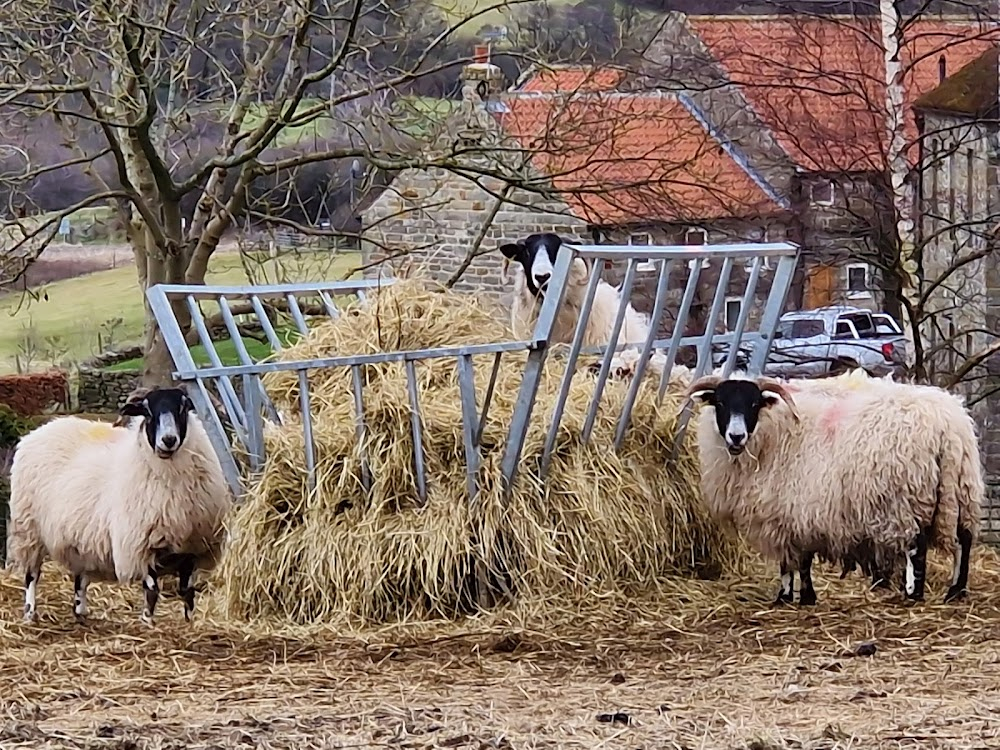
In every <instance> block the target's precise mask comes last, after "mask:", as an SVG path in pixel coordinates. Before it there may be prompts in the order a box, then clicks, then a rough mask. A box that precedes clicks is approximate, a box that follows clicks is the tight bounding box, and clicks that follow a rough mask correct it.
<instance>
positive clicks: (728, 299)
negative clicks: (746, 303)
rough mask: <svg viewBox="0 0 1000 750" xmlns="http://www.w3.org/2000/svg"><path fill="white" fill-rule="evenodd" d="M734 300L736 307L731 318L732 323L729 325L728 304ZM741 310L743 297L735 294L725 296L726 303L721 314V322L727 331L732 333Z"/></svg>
mask: <svg viewBox="0 0 1000 750" xmlns="http://www.w3.org/2000/svg"><path fill="white" fill-rule="evenodd" d="M734 302H735V303H736V305H737V307H736V316H735V317H734V318H733V320H732V325H730V324H729V323H730V321H729V305H731V304H732V303H734ZM741 312H743V297H742V296H736V295H730V296H728V297H726V304H725V306H724V308H723V312H722V316H723V323H724V324H725V326H726V330H727V331H728V332H729V333H732V332H733V331H735V330H736V321H737V320H739V317H740V313H741Z"/></svg>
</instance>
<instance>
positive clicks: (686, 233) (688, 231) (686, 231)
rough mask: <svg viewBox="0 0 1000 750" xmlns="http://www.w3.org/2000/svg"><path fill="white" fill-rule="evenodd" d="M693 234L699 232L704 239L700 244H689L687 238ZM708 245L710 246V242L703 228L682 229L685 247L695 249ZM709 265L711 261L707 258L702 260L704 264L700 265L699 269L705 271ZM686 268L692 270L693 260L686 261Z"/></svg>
mask: <svg viewBox="0 0 1000 750" xmlns="http://www.w3.org/2000/svg"><path fill="white" fill-rule="evenodd" d="M695 232H701V234H702V236H703V237H704V239H703V240H702V241H701V242H699V243H694V242H689V241H688V238H689V237H690V236H691V235H692V234H693V233H695ZM710 244H711V242H710V241H709V235H708V230H707V229H706V228H705V227H686V228H685V229H684V245H686V246H696V247H705V246H707V245H710ZM710 265H712V261H710V260H709V259H708V258H706V259H705V260H704V262H703V263H702V264H701V268H702V270H705V269H706V268H708V267H709V266H710ZM688 268H689V269H691V270H694V261H693V260H689V261H688Z"/></svg>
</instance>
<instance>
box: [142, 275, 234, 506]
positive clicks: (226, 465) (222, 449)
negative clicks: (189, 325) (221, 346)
mask: <svg viewBox="0 0 1000 750" xmlns="http://www.w3.org/2000/svg"><path fill="white" fill-rule="evenodd" d="M146 299H147V300H148V301H149V307H150V310H151V312H152V313H153V317H154V318H155V320H156V325H157V326H158V327H159V329H160V335H161V336H163V341H164V343H165V344H166V345H167V350H168V351H169V352H170V356H171V358H172V359H173V360H174V367H179V368H182V369H185V370H188V371H189V372H196V371H197V369H198V368H197V366H196V365H195V362H194V358H193V357H192V356H191V350H190V349H188V346H187V341H186V340H185V337H184V333H183V332H182V331H181V327H180V324H179V323H178V322H177V317H176V316H175V315H174V309H173V306H172V305H171V303H170V300H169V299H168V298H167V295H166V294H165V293H164V291H163V289H162V286H161V285H158V286H153V287H151V288H149V289H147V290H146ZM185 380H187V381H191V380H193V381H194V383H195V387H194V388H189V389H188V395H189V396H190V397H191V401H192V402H193V403H194V406H195V410H196V412H197V413H198V416H199V417H200V418H201V420H202V422H203V423H204V425H205V431H206V432H207V433H208V439H209V441H210V442H211V443H212V447H213V448H214V449H215V454H216V457H217V458H218V459H219V463H220V464H221V465H222V471H223V474H224V475H225V477H226V482H227V483H228V484H229V487H230V489H231V490H232V491H233V495H234V497H236V498H237V499H239V498H242V496H243V485H242V482H241V481H240V470H239V466H238V465H237V464H236V459H235V458H234V457H233V451H232V446H231V445H230V444H229V439H228V438H227V436H226V430H225V427H224V426H223V424H222V420H221V419H220V418H219V414H218V412H217V411H216V409H215V404H214V403H213V401H212V399H210V398H209V396H208V389H207V388H206V386H205V382H204V380H202V378H200V377H197V376H191V377H188V378H186V379H185Z"/></svg>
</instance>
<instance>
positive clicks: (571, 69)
mask: <svg viewBox="0 0 1000 750" xmlns="http://www.w3.org/2000/svg"><path fill="white" fill-rule="evenodd" d="M624 78H625V71H624V70H621V69H620V68H609V67H601V68H597V67H592V66H584V65H567V66H557V67H553V68H542V69H540V70H538V71H537V72H535V74H534V75H532V76H531V78H529V79H528V80H527V81H525V82H524V84H523V85H522V86H521V88H520V89H519V90H520V91H524V92H530V93H548V94H551V93H555V92H561V93H574V92H580V93H583V92H593V91H613V90H614V89H616V88H617V87H618V86H619V85H620V84H621V82H622V81H623V80H624Z"/></svg>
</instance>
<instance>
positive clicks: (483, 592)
mask: <svg viewBox="0 0 1000 750" xmlns="http://www.w3.org/2000/svg"><path fill="white" fill-rule="evenodd" d="M510 338H511V334H510V332H509V331H508V330H507V328H506V326H505V325H503V324H502V323H500V322H498V320H497V317H496V315H495V313H494V312H493V311H491V310H488V309H486V308H485V307H483V306H481V303H480V302H479V300H477V298H476V297H474V296H471V295H461V294H454V293H448V292H445V293H442V291H441V290H439V289H435V288H433V286H432V285H431V284H430V283H429V282H426V281H423V280H417V279H409V280H401V281H398V282H397V283H396V284H395V285H393V286H391V287H387V288H386V289H384V290H382V291H381V292H380V293H379V294H378V295H377V296H376V297H375V298H374V299H373V300H371V301H370V302H369V303H368V304H367V305H364V304H358V305H355V306H353V307H351V308H350V309H349V311H347V312H346V313H345V314H344V315H343V316H342V317H341V318H340V319H338V320H337V321H335V322H326V323H323V324H321V325H319V326H317V327H316V328H314V329H313V330H312V332H311V335H310V336H308V337H307V338H305V339H303V340H302V341H300V342H299V343H298V344H297V345H296V346H294V347H291V348H289V349H287V350H286V351H285V352H283V353H282V354H281V357H282V358H284V359H286V360H298V359H308V358H312V357H320V356H330V355H332V354H334V353H339V354H354V353H369V352H379V351H393V350H400V349H418V348H429V347H435V346H453V345H465V344H476V343H488V342H495V341H500V340H504V339H510ZM525 359H526V355H525V354H520V355H504V358H503V361H502V364H501V366H500V371H499V376H498V380H497V383H496V387H495V391H494V395H493V400H492V404H491V406H490V409H489V415H488V420H487V423H486V426H485V430H484V434H483V439H482V456H483V461H482V466H481V470H480V472H479V475H478V485H479V494H478V497H477V499H476V501H475V503H473V504H470V503H469V500H468V496H467V493H466V474H465V453H464V447H463V441H462V417H461V406H460V400H459V390H458V378H457V373H456V367H455V359H454V358H443V359H439V360H435V361H430V362H427V361H424V362H421V363H418V364H417V366H416V372H417V377H418V380H419V394H420V408H421V416H422V419H423V427H424V432H423V438H424V450H425V455H426V461H427V464H426V465H427V476H428V499H427V503H426V505H424V506H423V507H421V504H420V501H419V497H418V493H417V483H416V479H415V473H414V468H413V458H412V456H413V440H412V436H411V430H410V411H409V401H408V397H407V386H406V378H405V372H404V369H403V366H402V365H401V364H386V365H377V366H368V367H366V368H364V373H363V378H364V382H365V388H364V414H365V421H366V424H367V428H368V433H367V437H366V440H365V443H364V450H365V452H366V455H367V461H368V464H369V466H370V468H371V475H372V477H373V484H372V488H371V491H370V493H369V492H366V491H365V490H364V488H363V485H362V481H361V477H362V456H361V452H360V451H359V449H358V444H357V439H356V435H355V427H356V422H355V413H354V397H353V393H352V388H351V382H352V381H351V371H350V369H349V368H342V369H337V370H333V369H327V370H323V371H313V372H311V373H310V395H311V399H312V408H311V412H312V415H313V423H314V429H315V442H316V456H317V475H318V476H317V490H316V492H315V493H310V492H309V490H308V485H307V473H306V466H305V447H304V442H303V435H302V428H301V421H300V419H301V418H300V414H299V383H298V378H297V375H296V374H295V373H294V372H285V373H275V374H271V375H269V376H267V377H266V378H265V385H266V387H267V390H268V393H269V394H271V397H272V398H273V399H274V401H275V405H276V406H277V407H278V408H279V409H280V410H282V412H284V413H285V414H286V415H288V416H289V418H288V419H287V420H286V424H285V425H284V426H283V427H281V428H273V429H271V428H269V429H268V431H267V434H266V436H265V439H266V444H267V454H268V460H267V462H266V466H265V468H264V469H263V471H262V472H261V474H260V475H259V476H258V477H257V478H256V479H255V481H254V482H253V484H252V485H251V486H250V487H249V492H248V500H247V502H246V503H245V504H244V505H243V506H242V507H241V508H240V509H239V510H238V511H237V512H236V513H235V514H234V517H233V518H232V519H231V531H232V541H231V543H230V545H229V548H228V550H227V553H226V555H225V557H224V559H223V562H222V564H221V566H220V568H219V570H218V575H219V578H220V588H221V592H222V601H223V603H224V607H225V609H226V611H227V614H228V616H230V617H235V618H246V619H255V618H260V617H265V618H277V619H282V620H290V621H291V622H295V623H303V624H304V623H313V622H331V621H335V620H338V619H341V618H344V619H346V620H347V621H350V622H352V623H354V624H373V623H384V622H394V621H406V620H411V619H414V618H417V619H426V618H441V617H444V618H454V617H456V616H459V615H461V614H462V613H467V612H470V611H472V610H473V609H474V605H475V604H476V603H479V604H482V603H483V602H484V601H487V602H488V601H490V598H491V597H494V596H496V595H498V594H499V593H501V592H506V593H508V594H513V595H515V596H516V597H517V598H519V599H520V600H521V601H522V603H523V602H524V601H537V602H539V604H541V603H542V602H544V600H546V599H550V598H551V597H559V596H563V595H565V594H567V593H574V592H575V593H580V592H584V591H608V592H611V591H615V592H619V593H621V592H638V591H640V590H642V589H648V588H649V587H651V586H654V585H656V583H657V581H662V580H663V579H664V577H667V576H688V577H690V576H699V577H703V578H704V577H715V576H718V575H720V574H722V573H723V572H725V571H732V570H733V569H734V566H736V565H737V561H738V560H739V559H741V555H740V554H739V553H740V549H739V548H738V546H737V542H735V541H734V540H732V539H730V538H729V537H728V536H726V535H725V534H724V532H723V531H721V530H720V529H719V528H718V527H717V526H716V525H715V524H713V523H712V522H711V521H710V520H709V519H708V517H707V516H706V515H705V513H704V511H703V510H702V509H701V506H700V502H699V497H698V479H697V477H698V463H697V454H696V450H695V446H694V444H693V435H692V431H689V432H688V439H687V441H686V443H685V446H684V448H683V451H682V453H681V455H680V457H679V459H678V460H677V461H676V462H672V461H671V460H670V451H671V448H672V441H673V437H674V432H675V421H676V413H677V409H678V405H679V403H680V399H679V391H680V386H675V385H673V384H672V385H671V388H670V390H669V391H668V394H667V397H666V398H665V399H664V402H663V404H662V405H661V407H660V408H659V409H657V408H656V407H655V391H656V381H655V379H646V380H647V382H646V383H645V384H644V386H643V390H642V391H641V392H640V394H639V398H638V401H637V403H636V407H635V409H634V416H633V429H631V430H630V431H629V435H628V437H627V438H626V443H625V445H624V446H623V449H622V450H621V452H620V453H616V452H615V451H614V450H613V449H612V440H613V434H614V428H615V424H616V420H617V417H618V415H619V414H620V412H621V406H622V404H623V402H624V398H625V394H626V391H627V388H628V384H627V383H626V382H623V381H617V382H615V381H609V382H608V384H607V387H606V390H605V393H604V396H603V398H602V405H601V409H600V411H599V413H598V420H597V424H596V428H595V431H594V434H593V436H592V438H591V443H590V444H589V445H588V446H584V445H582V444H581V441H580V439H579V435H580V433H581V429H582V426H583V423H584V420H585V417H586V409H587V405H588V403H589V398H590V396H591V394H592V393H593V388H594V385H595V383H596V378H594V377H593V376H590V375H588V374H586V373H584V372H580V373H578V374H577V376H576V377H575V378H574V381H573V384H572V388H571V391H570V395H569V399H568V403H567V405H566V410H565V413H564V415H563V419H562V425H561V429H560V431H559V435H558V440H557V444H556V448H555V454H554V458H553V461H552V464H551V466H550V469H549V473H548V476H547V479H546V481H545V482H544V483H542V482H541V481H540V480H539V464H540V459H541V455H542V449H543V443H544V440H545V434H546V431H547V427H548V425H549V424H550V418H551V413H552V409H553V406H554V404H555V394H556V392H557V390H558V388H559V381H560V377H561V375H562V371H563V368H564V367H565V364H564V360H562V359H561V358H553V357H549V358H548V363H547V369H546V372H545V377H544V379H543V381H542V384H541V387H540V389H539V393H538V399H537V401H536V406H535V413H534V416H533V419H532V424H531V427H530V430H529V433H528V436H527V439H526V441H525V446H524V450H523V454H522V460H521V464H520V467H519V472H518V481H517V483H516V486H515V489H514V492H513V496H512V498H511V501H510V502H509V504H506V503H504V502H503V500H502V494H501V493H502V490H501V474H500V460H501V456H502V452H503V447H504V444H505V440H506V437H507V431H508V428H509V425H510V419H511V414H512V413H513V405H514V401H515V399H516V397H517V394H518V389H519V387H520V385H521V380H522V376H523V372H524V363H525ZM476 364H477V366H476V373H475V379H476V386H477V400H478V406H479V408H480V409H481V408H482V404H483V401H484V398H485V395H484V394H485V392H486V388H487V385H488V382H489V376H490V370H491V367H492V357H487V358H486V359H485V360H483V361H479V362H477V363H476ZM585 364H586V363H581V368H582V367H583V366H584V365H585Z"/></svg>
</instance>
